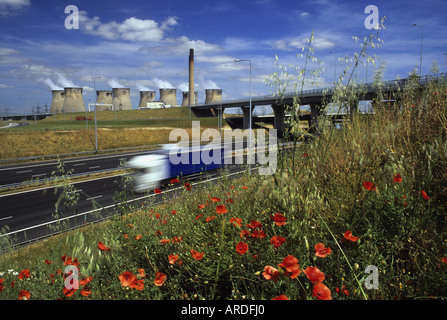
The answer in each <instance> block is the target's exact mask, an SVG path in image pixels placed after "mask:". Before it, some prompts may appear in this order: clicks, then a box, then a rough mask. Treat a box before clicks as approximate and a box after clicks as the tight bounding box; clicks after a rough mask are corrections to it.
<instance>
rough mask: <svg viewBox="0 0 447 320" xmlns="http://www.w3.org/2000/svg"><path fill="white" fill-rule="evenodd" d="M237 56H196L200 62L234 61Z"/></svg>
mask: <svg viewBox="0 0 447 320" xmlns="http://www.w3.org/2000/svg"><path fill="white" fill-rule="evenodd" d="M234 59H235V58H232V57H230V56H219V55H218V56H198V57H197V58H196V60H197V61H199V62H209V63H230V62H233V61H234Z"/></svg>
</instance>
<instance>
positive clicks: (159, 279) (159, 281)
mask: <svg viewBox="0 0 447 320" xmlns="http://www.w3.org/2000/svg"><path fill="white" fill-rule="evenodd" d="M165 281H166V275H165V274H164V273H162V272H156V273H155V280H154V284H155V285H156V286H159V287H160V286H162V285H163V283H164V282H165Z"/></svg>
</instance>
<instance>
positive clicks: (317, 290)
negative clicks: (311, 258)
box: [312, 282, 332, 300]
mask: <svg viewBox="0 0 447 320" xmlns="http://www.w3.org/2000/svg"><path fill="white" fill-rule="evenodd" d="M312 297H317V300H332V297H331V290H329V288H328V287H326V286H325V285H324V284H322V283H321V282H317V283H315V285H314V287H313V289H312Z"/></svg>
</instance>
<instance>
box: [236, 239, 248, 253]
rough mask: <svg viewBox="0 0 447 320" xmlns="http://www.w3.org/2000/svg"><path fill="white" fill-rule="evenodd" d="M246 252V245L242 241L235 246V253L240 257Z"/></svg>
mask: <svg viewBox="0 0 447 320" xmlns="http://www.w3.org/2000/svg"><path fill="white" fill-rule="evenodd" d="M247 251H248V244H247V243H244V242H242V241H239V243H238V244H237V245H236V252H237V253H239V254H240V255H242V254H244V253H245V252H247Z"/></svg>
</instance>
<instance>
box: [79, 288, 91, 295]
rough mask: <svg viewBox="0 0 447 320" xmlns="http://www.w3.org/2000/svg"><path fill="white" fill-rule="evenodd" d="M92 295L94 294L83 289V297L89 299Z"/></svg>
mask: <svg viewBox="0 0 447 320" xmlns="http://www.w3.org/2000/svg"><path fill="white" fill-rule="evenodd" d="M91 294H92V292H91V291H90V290H87V289H82V290H81V295H82V296H84V297H88V296H89V295H91Z"/></svg>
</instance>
